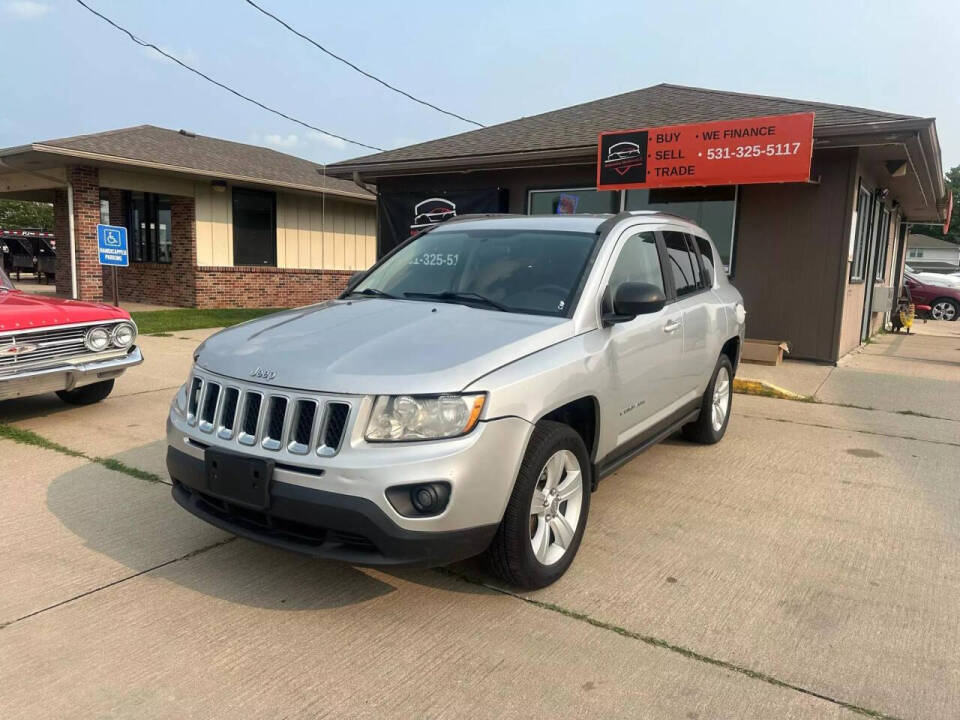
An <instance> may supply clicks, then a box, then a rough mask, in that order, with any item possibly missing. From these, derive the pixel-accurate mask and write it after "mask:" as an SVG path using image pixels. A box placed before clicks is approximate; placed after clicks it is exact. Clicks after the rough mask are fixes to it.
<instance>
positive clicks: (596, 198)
mask: <svg viewBox="0 0 960 720" xmlns="http://www.w3.org/2000/svg"><path fill="white" fill-rule="evenodd" d="M619 211H620V193H618V192H614V191H610V190H604V191H599V190H594V189H593V188H571V189H563V190H531V191H530V197H529V200H528V202H527V214H528V215H582V214H584V213H615V212H619Z"/></svg>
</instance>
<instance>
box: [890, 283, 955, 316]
mask: <svg viewBox="0 0 960 720" xmlns="http://www.w3.org/2000/svg"><path fill="white" fill-rule="evenodd" d="M903 282H904V285H906V286H907V289H908V290H909V291H910V297H911V298H912V300H913V302H914V303H915V304H917V305H929V306H930V317H931V318H932V319H934V320H956V319H957V318H958V317H960V288H956V287H949V286H947V285H932V284H930V283H926V282H922V281H921V280H920V279H919V278H918V277H917V276H916V275H913V274H912V273H909V272H908V273H904V280H903Z"/></svg>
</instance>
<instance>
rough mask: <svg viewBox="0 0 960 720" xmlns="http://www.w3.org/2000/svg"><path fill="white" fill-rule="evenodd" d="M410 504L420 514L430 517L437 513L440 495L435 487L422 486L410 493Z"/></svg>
mask: <svg viewBox="0 0 960 720" xmlns="http://www.w3.org/2000/svg"><path fill="white" fill-rule="evenodd" d="M410 502H412V503H413V507H414V509H415V510H416V511H417V512H418V513H422V514H424V515H430V514H432V513H435V512H436V511H437V506H438V505H439V504H440V495H439V494H438V493H437V490H436V488H434V487H433V485H421V486H420V487H415V488H414V489H413V490H411V491H410Z"/></svg>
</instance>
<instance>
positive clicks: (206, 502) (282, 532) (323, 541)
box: [167, 447, 497, 566]
mask: <svg viewBox="0 0 960 720" xmlns="http://www.w3.org/2000/svg"><path fill="white" fill-rule="evenodd" d="M167 469H168V470H169V472H170V477H171V478H172V479H173V481H174V484H173V498H174V500H176V501H177V502H178V503H179V504H180V505H181V506H182V507H183V508H185V509H186V510H189V511H190V512H191V513H193V514H194V515H196V516H197V517H199V518H201V519H203V520H206V521H207V522H208V523H210V524H211V525H215V526H217V527H219V528H221V529H223V530H226V531H227V532H231V533H233V534H235V535H239V536H241V537H245V538H249V539H251V540H256V541H258V542H262V543H265V544H267V545H273V546H275V547H279V548H283V549H286V550H293V551H296V552H300V553H304V554H307V555H314V556H317V557H323V558H330V559H333V560H342V561H344V562H348V563H351V564H352V565H369V566H385V565H386V566H389V565H425V566H436V565H444V564H447V563H451V562H454V561H456V560H461V559H464V558H467V557H472V556H474V555H477V554H479V553H481V552H483V551H484V550H485V549H486V548H487V546H488V545H489V544H490V541H491V540H492V539H493V536H494V534H495V533H496V531H497V524H492V525H482V526H479V527H472V528H467V529H462V530H452V531H446V532H424V531H415V530H407V529H404V528H401V527H399V526H398V525H397V524H396V523H394V522H393V521H392V520H391V519H390V518H389V517H388V516H387V514H386V513H385V512H384V511H383V510H382V509H381V508H380V507H379V506H378V505H377V504H376V503H374V502H373V501H371V500H369V499H367V498H363V497H357V496H352V495H344V494H340V493H335V492H329V491H325V490H319V489H316V488H311V487H304V486H302V485H295V484H291V483H285V482H278V481H276V480H275V481H274V482H273V483H272V485H271V488H270V507H269V509H268V510H263V511H259V510H250V509H249V508H245V507H241V506H238V505H236V504H234V503H231V502H229V501H228V500H225V499H222V498H218V497H214V496H213V495H211V494H209V492H207V484H206V471H205V466H204V461H203V460H201V459H198V458H196V457H194V456H192V455H189V454H187V453H185V452H183V451H181V450H178V449H176V448H174V447H169V448H167Z"/></svg>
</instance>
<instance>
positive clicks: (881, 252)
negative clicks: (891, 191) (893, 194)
mask: <svg viewBox="0 0 960 720" xmlns="http://www.w3.org/2000/svg"><path fill="white" fill-rule="evenodd" d="M879 227H880V233H879V234H878V235H877V271H876V273H875V274H874V277H875V278H876V279H877V280H880V281H881V282H882V281H883V279H884V278H885V277H886V276H887V246H889V245H890V211H889V210H887V209H886V208H884V209H883V210H881V211H880V225H879Z"/></svg>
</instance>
